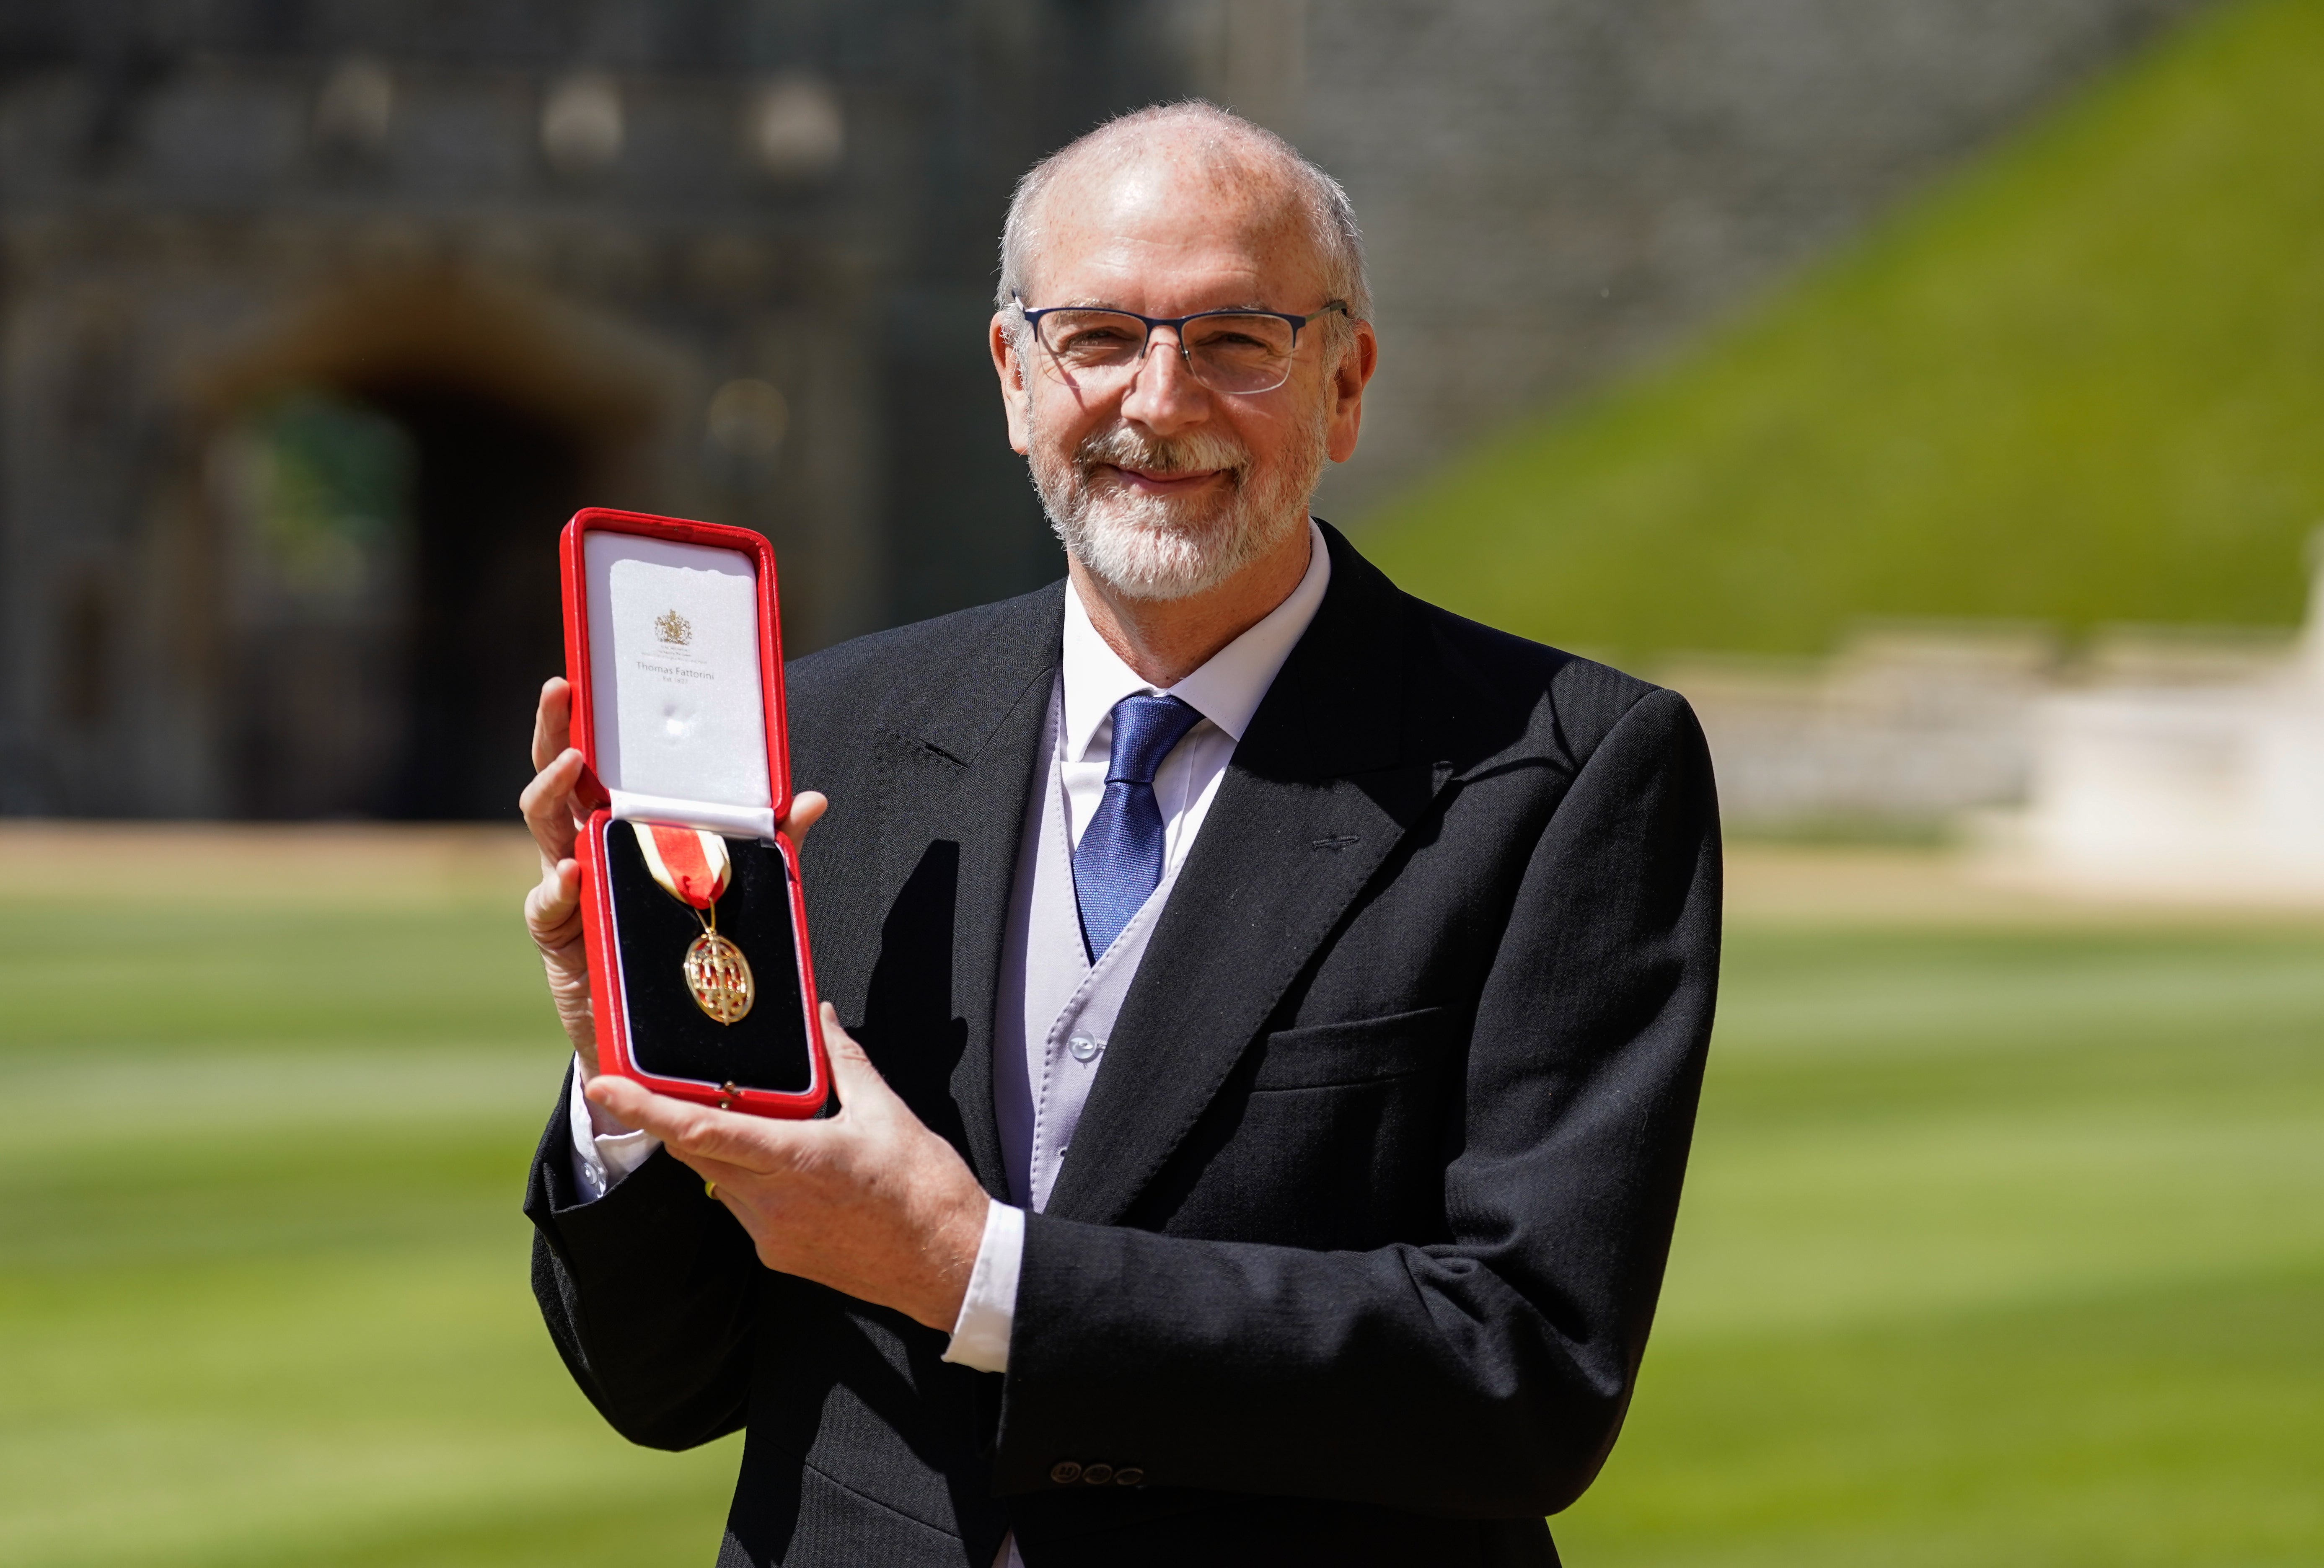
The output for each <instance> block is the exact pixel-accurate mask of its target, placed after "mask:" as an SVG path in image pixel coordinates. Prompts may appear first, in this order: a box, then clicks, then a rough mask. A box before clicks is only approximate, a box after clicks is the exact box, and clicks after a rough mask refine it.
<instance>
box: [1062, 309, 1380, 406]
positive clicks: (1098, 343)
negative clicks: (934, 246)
mask: <svg viewBox="0 0 2324 1568" xmlns="http://www.w3.org/2000/svg"><path fill="white" fill-rule="evenodd" d="M1016 304H1017V309H1018V311H1019V313H1020V314H1021V315H1023V317H1024V318H1025V322H1026V325H1028V326H1029V327H1032V329H1033V333H1034V336H1035V337H1037V338H1038V339H1039V340H1040V344H1041V347H1042V350H1043V351H1044V352H1045V353H1046V354H1047V355H1048V356H1049V360H1050V362H1051V363H1052V364H1053V365H1054V366H1055V368H1056V370H1057V371H1058V372H1059V373H1061V374H1064V375H1065V378H1066V379H1067V380H1070V381H1074V382H1080V383H1089V384H1090V385H1091V387H1092V390H1093V391H1099V392H1104V391H1110V390H1111V388H1112V386H1113V385H1114V383H1118V382H1120V381H1124V380H1127V379H1129V378H1130V377H1131V376H1135V375H1136V374H1138V367H1139V365H1140V364H1144V363H1145V362H1146V350H1147V348H1148V345H1149V344H1150V343H1151V341H1152V339H1153V337H1154V329H1155V328H1156V327H1169V328H1170V329H1171V330H1172V331H1173V332H1176V334H1177V335H1178V356H1179V357H1180V358H1181V359H1183V360H1185V364H1186V374H1189V375H1191V376H1193V377H1194V379H1195V380H1196V381H1198V382H1200V383H1202V384H1203V385H1204V386H1206V387H1208V388H1210V389H1211V390H1212V391H1213V392H1235V393H1240V394H1243V395H1248V394H1250V393H1252V392H1273V391H1274V390H1275V389H1276V388H1277V387H1279V386H1281V385H1282V384H1283V383H1285V382H1286V381H1288V380H1290V379H1291V358H1292V355H1295V354H1296V353H1297V352H1298V350H1299V329H1300V328H1301V327H1305V326H1306V325H1307V323H1309V322H1310V321H1313V320H1315V319H1316V318H1319V317H1323V316H1328V315H1330V314H1331V313H1332V312H1333V311H1334V310H1337V311H1340V312H1342V314H1344V313H1345V312H1346V310H1347V309H1348V302H1347V301H1346V300H1333V301H1332V302H1331V303H1330V304H1328V305H1325V306H1323V308H1322V309H1317V310H1313V311H1310V312H1309V313H1308V314H1306V315H1305V316H1289V315H1286V314H1285V313H1284V312H1282V311H1280V310H1198V311H1196V312H1195V313H1194V315H1192V316H1140V315H1139V314H1137V313H1136V312H1135V311H1131V310H1093V309H1087V308H1085V307H1083V306H1079V305H1051V306H1047V307H1045V308H1044V309H1039V310H1028V309H1025V301H1024V300H1017V301H1016Z"/></svg>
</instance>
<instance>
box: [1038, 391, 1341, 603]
mask: <svg viewBox="0 0 2324 1568" xmlns="http://www.w3.org/2000/svg"><path fill="white" fill-rule="evenodd" d="M1031 435H1032V441H1031V443H1030V447H1031V457H1030V458H1029V462H1030V464H1031V466H1032V470H1033V487H1034V488H1035V489H1036V490H1037V491H1039V492H1040V495H1041V504H1042V506H1043V508H1044V509H1045V510H1047V512H1048V514H1049V526H1050V527H1051V528H1052V529H1054V530H1056V535H1057V539H1058V541H1059V542H1060V543H1062V544H1063V545H1064V546H1065V549H1066V550H1067V551H1068V552H1070V553H1071V554H1072V556H1073V558H1074V559H1075V560H1077V561H1079V562H1081V564H1082V565H1083V567H1084V568H1086V569H1087V570H1089V571H1090V572H1092V573H1093V574H1094V575H1095V576H1097V578H1098V580H1099V581H1100V582H1102V583H1104V584H1105V585H1106V586H1108V587H1110V588H1111V589H1113V590H1114V591H1115V592H1116V593H1119V594H1123V595H1128V596H1129V597H1130V598H1133V599H1157V600H1171V599H1186V598H1191V597H1193V596H1194V595H1196V594H1200V593H1203V592H1206V591H1207V590H1209V589H1212V588H1215V587H1217V586H1219V585H1220V584H1221V583H1223V582H1225V581H1227V579H1229V578H1230V577H1232V576H1234V575H1235V574H1236V573H1238V572H1240V571H1241V570H1242V569H1243V568H1244V567H1248V566H1250V564H1251V563H1252V562H1254V561H1257V560H1259V559H1261V558H1264V557H1265V556H1267V555H1268V552H1269V551H1271V550H1274V549H1278V548H1280V547H1281V546H1282V544H1283V542H1284V540H1286V539H1287V538H1288V537H1289V536H1290V535H1291V534H1292V533H1293V532H1294V531H1296V530H1298V529H1300V528H1303V527H1304V526H1305V524H1306V521H1307V503H1308V500H1309V498H1310V497H1312V496H1313V495H1314V493H1315V482H1316V480H1317V479H1319V478H1320V477H1321V476H1322V475H1323V459H1324V457H1325V453H1324V417H1323V410H1320V409H1319V410H1317V417H1316V420H1315V424H1314V429H1313V430H1312V431H1311V432H1310V434H1309V439H1307V440H1305V441H1303V442H1301V443H1299V444H1298V445H1297V446H1296V447H1294V448H1293V450H1292V451H1291V452H1290V453H1289V454H1287V455H1286V460H1285V462H1284V464H1283V465H1282V466H1280V467H1279V468H1277V470H1276V472H1274V473H1273V474H1268V475H1259V476H1258V477H1257V478H1256V479H1254V477H1253V475H1252V474H1251V462H1250V453H1249V452H1248V451H1247V450H1245V449H1244V447H1242V445H1241V444H1240V442H1237V441H1235V440H1233V439H1232V438H1230V437H1227V436H1224V435H1222V434H1221V433H1219V432H1218V431H1216V430H1213V429H1204V428H1202V427H1197V428H1196V429H1194V430H1192V431H1189V432H1188V433H1187V434H1185V435H1184V436H1179V437H1176V438H1172V439H1168V440H1160V439H1157V438H1153V437H1149V436H1145V435H1141V434H1139V432H1138V431H1137V430H1135V429H1132V428H1131V427H1130V426H1129V425H1127V424H1125V423H1123V422H1121V421H1120V420H1115V421H1114V422H1113V423H1112V424H1111V425H1110V426H1108V427H1106V428H1105V429H1102V430H1099V431H1096V432H1094V433H1093V434H1092V435H1091V436H1089V437H1088V438H1085V439H1084V440H1083V442H1082V444H1081V447H1079V449H1078V450H1076V451H1074V453H1073V454H1072V455H1071V456H1070V457H1067V456H1065V455H1064V454H1061V453H1058V452H1056V451H1053V450H1051V449H1050V448H1048V447H1046V446H1044V445H1043V443H1042V441H1041V433H1040V428H1039V425H1038V423H1037V421H1036V422H1035V423H1034V425H1033V428H1032V430H1031ZM1114 465H1119V466H1125V467H1133V468H1139V469H1143V470H1145V471H1146V472H1148V473H1149V474H1185V473H1200V472H1202V471H1203V470H1205V469H1219V470H1222V472H1223V473H1224V474H1225V475H1226V479H1227V488H1226V492H1225V493H1224V494H1218V493H1211V494H1204V495H1199V496H1165V495H1148V494H1143V493H1139V492H1138V491H1134V490H1131V489H1130V488H1129V487H1128V486H1127V485H1125V484H1122V483H1121V482H1120V480H1119V479H1115V478H1112V477H1110V476H1104V475H1102V470H1103V469H1104V468H1106V467H1107V466H1114Z"/></svg>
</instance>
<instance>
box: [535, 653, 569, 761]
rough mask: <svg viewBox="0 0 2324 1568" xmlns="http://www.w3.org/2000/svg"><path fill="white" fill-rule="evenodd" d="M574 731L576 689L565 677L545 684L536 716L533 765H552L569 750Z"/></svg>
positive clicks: (549, 680)
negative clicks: (560, 753)
mask: <svg viewBox="0 0 2324 1568" xmlns="http://www.w3.org/2000/svg"><path fill="white" fill-rule="evenodd" d="M572 733H573V688H572V687H570V686H569V685H567V683H566V680H565V678H564V677H563V676H561V675H560V676H553V677H551V678H549V679H548V680H546V681H544V682H542V683H541V687H540V706H539V707H537V708H535V709H534V710H533V715H532V765H533V768H534V770H536V771H537V770H540V769H542V768H546V767H548V766H549V762H550V761H552V760H554V759H555V758H556V756H557V754H558V752H562V751H564V750H565V748H566V745H567V742H569V741H570V739H571V737H572Z"/></svg>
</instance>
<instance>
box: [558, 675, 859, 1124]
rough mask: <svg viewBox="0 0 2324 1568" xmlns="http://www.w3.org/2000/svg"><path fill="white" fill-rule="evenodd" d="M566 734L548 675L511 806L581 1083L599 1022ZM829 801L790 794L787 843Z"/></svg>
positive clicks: (569, 719)
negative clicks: (535, 861)
mask: <svg viewBox="0 0 2324 1568" xmlns="http://www.w3.org/2000/svg"><path fill="white" fill-rule="evenodd" d="M572 733H573V688H572V687H570V686H568V685H567V684H566V683H565V681H564V680H563V679H562V678H558V679H553V680H550V681H549V683H548V684H546V685H544V686H543V687H541V688H540V707H539V711H538V712H537V713H536V714H535V715H534V716H533V721H532V765H533V767H534V769H535V770H536V771H535V772H534V774H533V776H532V782H531V783H530V784H528V785H526V786H525V788H524V793H523V794H522V795H521V796H519V797H518V798H517V805H518V806H519V807H521V809H522V810H523V812H524V825H525V826H527V827H530V829H532V842H533V843H534V844H538V845H539V847H540V883H539V886H538V887H536V888H534V889H533V890H532V891H530V893H527V894H526V895H525V897H524V923H525V926H526V928H527V929H529V930H530V931H531V933H532V941H533V945H535V946H536V947H539V949H540V962H541V964H542V966H543V967H544V968H546V969H547V970H548V972H549V998H550V1000H551V1001H555V1002H556V1004H557V1021H558V1023H561V1024H563V1025H564V1026H565V1034H566V1038H568V1039H570V1040H571V1041H572V1042H573V1050H574V1054H575V1055H576V1056H578V1057H579V1058H580V1060H581V1076H582V1078H583V1080H584V1081H585V1082H586V1080H588V1079H591V1078H594V1077H595V1076H596V1075H597V1021H596V1019H595V1015H594V1014H592V1012H591V1011H590V1008H589V948H588V945H587V944H586V943H585V942H584V941H583V940H582V939H581V866H580V862H577V861H576V860H575V859H574V858H573V841H574V839H575V838H576V836H578V835H579V833H580V830H581V825H582V824H583V823H584V822H586V821H587V820H588V813H587V812H586V811H583V810H582V809H581V808H580V807H579V806H578V805H576V803H575V801H574V798H573V791H574V789H575V787H576V786H577V785H578V784H579V783H580V782H581V753H580V752H577V751H575V750H574V749H573V748H572V747H571V746H570V745H568V744H567V741H568V740H569V739H570V738H571V736H572ZM830 804H831V803H830V802H829V801H828V800H826V799H825V798H824V797H823V796H822V795H820V794H818V793H817V792H816V791H815V790H813V789H802V790H800V791H799V792H798V794H796V795H794V796H792V797H791V808H790V812H789V814H788V816H785V817H784V818H783V820H782V823H781V825H780V826H781V827H782V831H783V835H784V836H785V837H787V838H788V839H789V840H790V841H791V846H792V847H793V848H795V849H796V848H797V847H798V845H799V844H800V843H801V842H803V841H804V840H805V839H806V837H807V829H808V828H810V827H813V826H815V825H816V822H818V821H820V820H821V819H822V816H823V814H824V811H825V808H826V807H829V806H830Z"/></svg>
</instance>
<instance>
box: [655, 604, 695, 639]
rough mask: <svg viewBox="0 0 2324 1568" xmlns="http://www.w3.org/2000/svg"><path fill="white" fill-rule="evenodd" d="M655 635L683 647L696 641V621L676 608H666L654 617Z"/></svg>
mask: <svg viewBox="0 0 2324 1568" xmlns="http://www.w3.org/2000/svg"><path fill="white" fill-rule="evenodd" d="M654 635H655V636H657V637H659V638H660V639H661V640H662V641H664V642H670V643H675V644H677V645H678V647H681V648H683V647H684V646H686V644H687V643H689V642H691V641H694V623H693V622H691V621H689V620H687V618H686V617H685V616H683V615H681V614H679V613H678V612H677V611H675V610H664V611H663V612H662V613H660V614H659V615H657V616H655V617H654Z"/></svg>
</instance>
